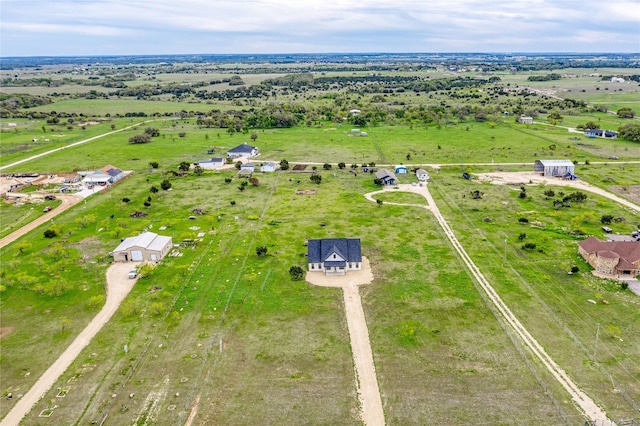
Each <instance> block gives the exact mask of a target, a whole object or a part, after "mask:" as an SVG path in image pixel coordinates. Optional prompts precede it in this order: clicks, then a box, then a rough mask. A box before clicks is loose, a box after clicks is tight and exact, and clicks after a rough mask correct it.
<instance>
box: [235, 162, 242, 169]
mask: <svg viewBox="0 0 640 426" xmlns="http://www.w3.org/2000/svg"><path fill="white" fill-rule="evenodd" d="M241 168H242V161H236V170H240V169H241Z"/></svg>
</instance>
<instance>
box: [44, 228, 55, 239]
mask: <svg viewBox="0 0 640 426" xmlns="http://www.w3.org/2000/svg"><path fill="white" fill-rule="evenodd" d="M57 236H58V233H57V232H56V231H55V230H54V229H47V230H46V231H44V237H45V238H55V237H57Z"/></svg>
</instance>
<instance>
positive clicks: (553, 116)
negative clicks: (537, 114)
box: [547, 111, 564, 125]
mask: <svg viewBox="0 0 640 426" xmlns="http://www.w3.org/2000/svg"><path fill="white" fill-rule="evenodd" d="M547 120H548V121H549V124H554V125H555V124H559V123H562V120H564V117H563V116H562V115H560V113H559V112H558V111H552V112H551V113H550V114H549V115H548V116H547Z"/></svg>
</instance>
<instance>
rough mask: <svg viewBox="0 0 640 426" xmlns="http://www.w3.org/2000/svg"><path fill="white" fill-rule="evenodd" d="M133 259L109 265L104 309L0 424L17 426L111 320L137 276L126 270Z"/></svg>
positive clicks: (129, 267) (132, 264)
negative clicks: (129, 275)
mask: <svg viewBox="0 0 640 426" xmlns="http://www.w3.org/2000/svg"><path fill="white" fill-rule="evenodd" d="M134 265H135V264H134V263H125V262H123V263H114V264H113V265H111V266H110V267H109V269H107V274H106V278H107V300H106V302H105V304H104V306H103V307H102V310H100V312H98V314H97V315H96V316H95V317H94V318H93V320H91V322H90V323H89V325H87V327H86V328H85V329H84V330H82V332H80V334H79V335H78V337H76V338H75V340H74V341H73V342H72V343H71V344H70V345H69V347H68V348H67V349H66V350H65V351H64V352H63V353H62V355H60V357H58V359H57V360H56V361H55V362H54V363H53V364H52V365H51V367H49V368H48V369H47V371H45V372H44V373H43V374H42V376H41V377H40V378H39V379H38V381H37V382H36V383H35V384H34V385H33V386H32V387H31V389H29V391H28V392H27V393H26V394H25V395H24V396H23V397H22V398H20V399H19V400H18V402H17V403H16V405H15V406H14V407H13V408H12V409H11V411H9V413H8V414H7V415H6V417H5V418H4V419H2V422H0V426H16V425H18V424H19V423H20V421H21V420H22V419H23V418H24V416H26V415H27V414H28V413H29V411H31V409H32V408H33V406H34V405H36V404H37V403H38V401H39V400H40V399H41V398H42V397H43V396H44V394H45V393H47V391H48V390H49V389H51V387H52V386H53V385H54V384H55V383H56V381H57V380H58V379H59V378H60V376H61V375H62V374H63V373H64V372H65V371H66V370H67V368H69V366H70V365H71V363H73V361H74V360H75V359H76V358H77V357H78V355H80V352H81V351H82V350H83V349H84V348H85V347H86V346H87V345H88V344H89V342H91V339H93V337H94V336H95V335H96V334H97V333H98V332H99V331H100V330H101V329H102V327H103V326H104V325H105V324H106V323H107V322H109V320H110V319H111V317H112V316H113V314H114V313H115V312H116V311H117V310H118V307H120V303H122V301H123V300H124V298H125V297H127V294H129V292H130V291H131V289H132V288H133V285H134V284H135V283H136V281H137V280H135V279H129V278H128V274H127V272H128V271H129V270H130V269H131V268H132V267H133V266H134Z"/></svg>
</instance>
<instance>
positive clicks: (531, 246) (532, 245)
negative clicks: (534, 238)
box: [522, 243, 536, 250]
mask: <svg viewBox="0 0 640 426" xmlns="http://www.w3.org/2000/svg"><path fill="white" fill-rule="evenodd" d="M535 249H536V244H535V243H524V244H523V245H522V250H535Z"/></svg>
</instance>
